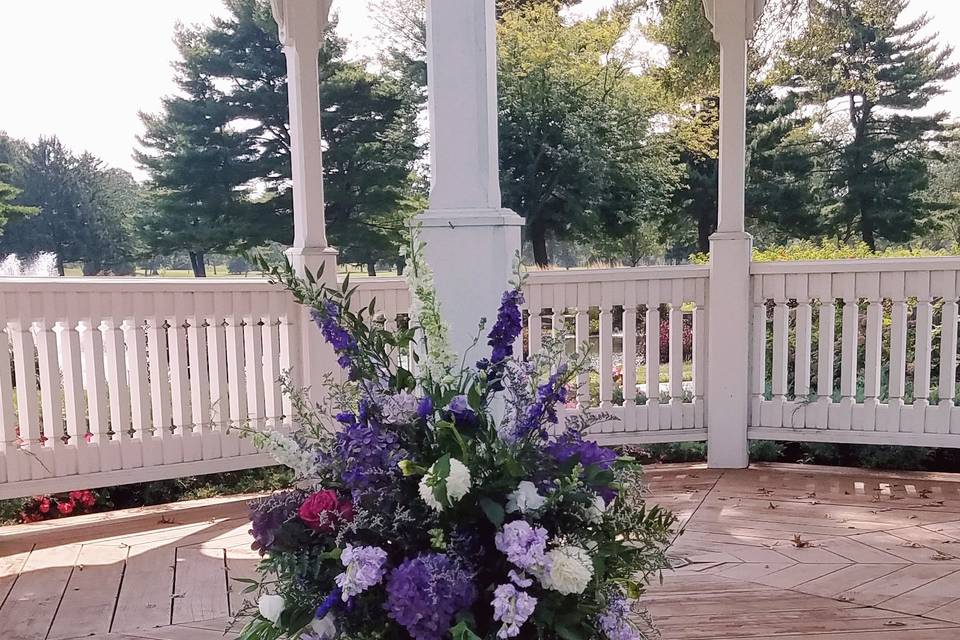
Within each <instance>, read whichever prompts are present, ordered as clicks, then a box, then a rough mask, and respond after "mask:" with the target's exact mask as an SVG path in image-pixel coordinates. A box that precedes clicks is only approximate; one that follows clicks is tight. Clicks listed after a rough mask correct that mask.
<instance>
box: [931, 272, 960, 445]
mask: <svg viewBox="0 0 960 640" xmlns="http://www.w3.org/2000/svg"><path fill="white" fill-rule="evenodd" d="M930 290H931V293H932V294H933V295H934V296H936V297H938V298H940V299H941V300H942V301H943V304H942V306H941V310H940V370H939V379H938V380H937V398H938V406H937V408H936V410H931V411H929V412H928V416H927V417H928V420H927V425H926V431H927V432H928V433H950V422H951V418H952V415H953V400H954V397H955V396H956V380H957V272H956V271H934V272H932V273H931V274H930Z"/></svg>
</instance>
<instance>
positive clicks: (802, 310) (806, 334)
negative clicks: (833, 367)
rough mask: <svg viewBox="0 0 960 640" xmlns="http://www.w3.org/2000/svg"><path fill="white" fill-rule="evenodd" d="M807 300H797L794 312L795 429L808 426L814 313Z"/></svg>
mask: <svg viewBox="0 0 960 640" xmlns="http://www.w3.org/2000/svg"><path fill="white" fill-rule="evenodd" d="M812 311H813V310H812V307H811V305H810V301H809V300H807V299H806V298H803V299H799V300H797V308H796V309H795V310H794V318H796V320H795V327H796V329H795V336H796V338H795V339H796V349H795V351H794V353H793V358H794V360H793V395H794V398H795V408H794V412H793V419H792V420H791V424H792V425H793V426H794V427H803V426H805V425H806V420H805V416H806V402H807V400H808V399H809V396H810V349H811V347H812V345H811V338H812V336H811V330H812V328H813V327H812V325H813V312H812Z"/></svg>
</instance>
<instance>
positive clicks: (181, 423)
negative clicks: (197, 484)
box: [167, 294, 201, 462]
mask: <svg viewBox="0 0 960 640" xmlns="http://www.w3.org/2000/svg"><path fill="white" fill-rule="evenodd" d="M184 303H185V301H184V300H183V299H181V298H180V295H179V294H174V306H173V307H171V309H172V310H173V311H174V315H171V316H168V317H167V325H168V328H167V345H168V348H169V356H170V402H171V405H172V407H173V426H174V433H175V434H176V437H177V439H178V440H179V441H180V447H181V451H183V461H184V462H191V461H194V460H199V459H200V455H201V451H200V447H198V446H194V444H193V442H192V439H193V414H192V410H191V404H190V378H189V372H188V369H187V358H188V357H189V356H188V351H187V327H186V322H187V321H186V317H187V316H186V314H185V313H183V310H184V306H185V304H184ZM197 435H198V437H199V433H198V434H197Z"/></svg>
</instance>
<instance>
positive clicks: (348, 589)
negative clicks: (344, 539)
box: [334, 544, 387, 602]
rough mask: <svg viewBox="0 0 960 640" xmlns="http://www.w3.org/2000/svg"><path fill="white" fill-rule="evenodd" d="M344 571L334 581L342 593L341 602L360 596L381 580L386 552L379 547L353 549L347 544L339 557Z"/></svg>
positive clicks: (353, 547) (385, 561)
mask: <svg viewBox="0 0 960 640" xmlns="http://www.w3.org/2000/svg"><path fill="white" fill-rule="evenodd" d="M340 562H342V563H343V566H344V567H345V569H346V571H344V572H343V573H341V574H340V575H338V576H337V577H336V578H334V580H335V581H336V583H337V586H338V587H340V589H341V590H342V592H343V595H342V597H343V601H344V602H346V601H347V600H349V599H350V598H352V597H353V596H357V595H360V594H361V593H363V592H364V591H366V590H367V589H369V588H370V587H373V586H376V585H378V584H380V581H381V580H383V573H384V565H385V564H386V563H387V552H386V551H384V550H383V549H381V548H380V547H355V546H353V545H351V544H348V545H347V546H346V547H345V548H344V550H343V553H342V554H341V555H340Z"/></svg>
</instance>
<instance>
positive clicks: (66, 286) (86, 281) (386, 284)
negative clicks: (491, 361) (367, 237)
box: [0, 276, 407, 293]
mask: <svg viewBox="0 0 960 640" xmlns="http://www.w3.org/2000/svg"><path fill="white" fill-rule="evenodd" d="M340 280H341V281H342V280H343V278H340ZM352 284H355V285H357V286H358V287H359V288H360V289H364V290H367V289H377V290H382V289H388V290H389V289H403V288H405V287H406V286H407V285H406V282H405V281H404V280H403V278H397V277H383V278H382V277H376V278H357V279H356V280H353V281H352ZM275 290H278V285H274V284H270V282H269V281H268V280H267V279H266V278H261V277H249V278H129V277H125V278H111V277H81V276H67V277H62V278H60V277H49V278H0V293H24V292H28V291H36V292H39V293H98V292H105V291H109V292H111V293H124V292H131V293H133V292H148V293H157V292H171V293H191V292H198V293H204V292H213V291H217V292H224V291H226V292H239V293H243V292H247V293H249V292H261V291H275Z"/></svg>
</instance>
